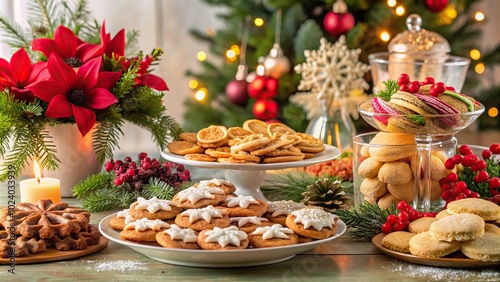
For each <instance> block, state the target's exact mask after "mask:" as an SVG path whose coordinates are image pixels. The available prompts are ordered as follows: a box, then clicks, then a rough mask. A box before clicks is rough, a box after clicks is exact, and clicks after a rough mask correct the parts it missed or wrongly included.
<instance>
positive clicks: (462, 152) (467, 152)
mask: <svg viewBox="0 0 500 282" xmlns="http://www.w3.org/2000/svg"><path fill="white" fill-rule="evenodd" d="M458 152H459V153H460V155H463V156H465V155H472V149H471V148H470V147H469V146H467V145H462V146H460V147H459V148H458Z"/></svg>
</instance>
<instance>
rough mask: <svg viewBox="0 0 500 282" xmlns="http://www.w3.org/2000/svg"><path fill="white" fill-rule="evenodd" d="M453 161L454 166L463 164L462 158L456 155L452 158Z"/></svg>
mask: <svg viewBox="0 0 500 282" xmlns="http://www.w3.org/2000/svg"><path fill="white" fill-rule="evenodd" d="M451 160H452V161H453V163H454V164H456V165H457V164H459V163H461V162H462V156H460V155H454V156H453V157H451Z"/></svg>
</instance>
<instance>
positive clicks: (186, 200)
mask: <svg viewBox="0 0 500 282" xmlns="http://www.w3.org/2000/svg"><path fill="white" fill-rule="evenodd" d="M226 197H227V196H226V193H225V192H224V190H222V189H220V188H214V187H194V186H193V187H189V188H187V189H184V190H181V191H179V192H178V193H177V194H175V195H174V197H172V201H174V202H176V203H178V206H179V207H181V208H183V209H197V208H202V207H206V206H217V205H219V204H220V203H222V202H224V200H225V199H226Z"/></svg>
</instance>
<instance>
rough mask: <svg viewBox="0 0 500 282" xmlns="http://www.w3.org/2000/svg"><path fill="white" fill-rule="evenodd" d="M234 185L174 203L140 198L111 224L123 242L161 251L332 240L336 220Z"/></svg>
mask: <svg viewBox="0 0 500 282" xmlns="http://www.w3.org/2000/svg"><path fill="white" fill-rule="evenodd" d="M235 190H236V189H235V187H234V185H233V184H232V183H230V182H228V181H226V180H223V179H216V178H214V179H211V180H204V181H200V182H199V183H196V184H195V185H193V186H192V187H189V188H187V189H184V190H182V191H180V192H178V193H177V194H176V195H174V197H173V198H172V200H171V201H170V200H159V199H157V198H151V199H149V200H146V199H144V198H138V199H137V202H135V203H133V204H132V205H131V206H130V208H129V209H126V210H123V211H121V212H118V213H117V214H116V215H115V216H114V217H113V218H112V219H111V220H110V223H109V225H110V226H111V227H112V228H114V229H116V230H120V237H121V239H123V240H129V241H134V242H140V243H141V242H142V243H151V242H156V243H158V244H159V245H161V246H163V247H165V248H181V249H203V250H232V249H246V248H265V247H276V246H287V245H293V244H299V243H302V242H309V241H312V240H316V239H325V238H328V237H331V236H333V235H335V232H336V228H337V225H336V221H337V220H338V217H336V216H334V215H333V214H331V213H328V212H325V211H324V210H323V209H319V208H308V207H306V206H304V205H303V204H300V203H295V202H293V201H277V202H267V201H264V200H261V199H255V198H254V197H252V196H243V195H239V196H236V195H235V194H234V192H235Z"/></svg>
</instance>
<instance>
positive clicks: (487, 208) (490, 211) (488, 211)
mask: <svg viewBox="0 0 500 282" xmlns="http://www.w3.org/2000/svg"><path fill="white" fill-rule="evenodd" d="M447 210H448V212H449V213H451V214H457V213H472V214H475V215H478V216H480V217H482V218H483V219H484V220H492V221H494V220H499V219H500V206H498V205H497V204H495V203H493V202H490V201H487V200H483V199H479V198H467V199H461V200H457V201H453V202H451V203H449V204H448V205H447Z"/></svg>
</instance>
